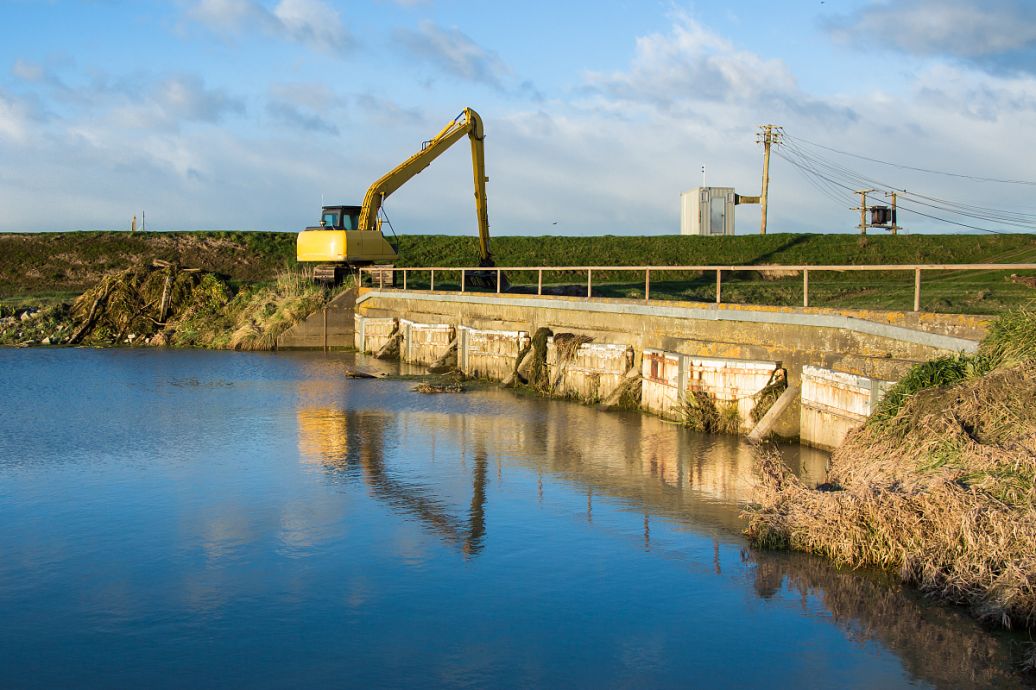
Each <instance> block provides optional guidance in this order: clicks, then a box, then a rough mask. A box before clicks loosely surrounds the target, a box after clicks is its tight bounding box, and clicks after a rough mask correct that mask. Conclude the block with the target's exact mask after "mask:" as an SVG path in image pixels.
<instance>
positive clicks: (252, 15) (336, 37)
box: [187, 0, 353, 53]
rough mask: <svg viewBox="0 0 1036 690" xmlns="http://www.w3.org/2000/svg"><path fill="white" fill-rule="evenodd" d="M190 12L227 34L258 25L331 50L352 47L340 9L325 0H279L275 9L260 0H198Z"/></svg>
mask: <svg viewBox="0 0 1036 690" xmlns="http://www.w3.org/2000/svg"><path fill="white" fill-rule="evenodd" d="M187 16H188V17H189V18H190V19H191V20H193V21H195V22H198V23H200V24H202V25H203V26H206V27H208V28H209V29H211V30H213V31H216V32H219V33H224V34H234V35H239V34H241V33H243V32H245V31H248V30H251V29H258V30H260V31H263V32H265V33H268V34H271V35H275V36H279V37H281V38H284V39H286V40H291V41H294V42H297V43H301V44H304V45H311V46H314V47H316V48H319V49H321V50H324V51H326V52H330V53H344V52H347V51H348V50H350V49H351V48H352V47H353V38H352V36H351V34H350V33H349V31H348V29H347V28H346V27H345V24H344V23H343V22H342V17H341V15H340V14H339V13H338V10H336V9H335V8H334V7H332V6H331V5H329V4H328V3H327V2H324V0H279V1H278V2H277V3H276V4H275V5H274V6H273V8H272V9H269V8H267V6H266V5H264V4H263V3H261V2H259V0H199V1H198V2H197V3H196V4H195V5H193V6H192V7H191V8H190V9H189V10H188V11H187Z"/></svg>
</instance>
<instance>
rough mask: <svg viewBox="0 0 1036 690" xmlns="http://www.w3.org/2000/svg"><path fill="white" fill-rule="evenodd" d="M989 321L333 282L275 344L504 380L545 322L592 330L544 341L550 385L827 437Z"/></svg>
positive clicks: (966, 347)
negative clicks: (387, 348)
mask: <svg viewBox="0 0 1036 690" xmlns="http://www.w3.org/2000/svg"><path fill="white" fill-rule="evenodd" d="M1026 267H1027V268H1036V266H1028V265H1026ZM744 268H745V267H742V270H744ZM782 268H783V267H782ZM998 268H999V266H998ZM1005 268H1008V267H1005ZM1010 268H1014V267H1010ZM414 270H417V269H414ZM424 270H428V269H424ZM453 270H454V271H456V270H457V269H453ZM523 270H529V269H523ZM532 270H535V269H532ZM397 282H402V281H398V280H397ZM919 284H920V283H919V282H918V285H919ZM588 290H589V287H588ZM717 293H718V291H717ZM989 319H990V317H983V316H966V315H955V314H932V313H924V312H921V311H919V310H918V311H912V312H901V311H878V310H860V309H831V308H819V307H808V306H803V307H768V306H748V305H735V304H706V303H700V302H678V301H672V300H656V301H648V300H643V299H641V300H632V299H607V298H599V297H590V298H587V297H575V296H557V295H542V294H514V293H508V292H503V291H501V292H498V293H475V292H470V291H467V290H465V291H464V292H457V291H442V290H411V289H402V288H392V287H380V286H379V287H363V288H360V289H359V290H357V291H353V292H348V293H345V294H343V295H342V296H340V297H339V298H338V299H337V300H336V301H335V302H332V303H331V304H330V305H329V307H328V309H327V310H325V311H324V312H317V313H316V314H314V315H312V316H311V317H310V318H309V319H308V320H307V321H305V322H303V323H302V324H299V325H298V326H296V327H295V328H294V329H292V330H291V331H289V332H287V333H286V334H285V335H284V336H282V338H281V339H280V340H279V341H278V346H279V347H282V348H292V347H325V348H328V349H333V348H348V347H350V346H351V347H354V348H355V349H357V350H359V351H363V352H376V351H377V350H378V349H379V348H380V347H381V346H382V345H384V343H385V342H386V341H387V340H388V339H389V338H390V337H393V336H395V337H399V338H400V339H401V348H400V355H401V358H402V359H403V360H405V361H410V362H414V363H418V364H425V365H428V364H431V363H432V362H434V361H436V360H437V359H438V358H439V357H440V356H442V355H443V354H445V353H446V352H447V350H448V349H450V348H451V347H456V348H457V362H458V366H459V368H460V369H461V370H463V371H464V372H465V373H466V374H468V375H472V376H479V377H484V378H489V379H494V380H504V379H506V378H507V377H508V376H510V375H511V374H512V372H513V371H514V368H515V365H516V362H517V358H518V355H519V353H520V352H521V351H522V349H523V348H524V347H526V346H527V345H528V343H529V339H530V338H531V335H532V334H533V333H535V332H536V330H537V329H538V328H541V327H546V328H549V329H551V330H552V331H553V332H554V333H573V334H578V335H584V336H588V337H590V338H592V339H593V340H592V342H589V343H586V344H583V345H581V346H580V347H579V348H578V349H577V351H576V352H575V354H574V356H572V357H571V359H570V361H566V362H562V361H560V360H559V357H558V356H557V354H556V352H555V350H556V348H552V346H549V347H548V357H547V364H548V368H552V372H553V374H554V375H555V378H556V379H557V381H558V387H557V389H556V392H557V393H558V394H559V395H564V396H569V397H575V398H581V399H583V400H586V401H600V400H607V398H608V397H609V395H610V394H611V393H612V392H614V391H615V390H616V389H617V388H618V387H619V386H621V385H622V384H623V382H624V381H625V380H627V379H634V378H639V386H640V394H641V395H640V398H641V405H642V407H643V408H644V409H645V410H647V411H649V412H652V413H655V414H657V415H659V416H661V417H664V418H669V419H674V420H678V419H681V417H682V415H683V412H684V406H685V404H686V401H687V399H688V397H689V396H690V395H692V394H695V393H704V394H706V395H708V396H709V397H710V398H711V399H712V400H714V401H716V403H717V404H721V405H725V406H727V407H730V408H736V411H737V414H738V417H739V418H740V420H741V430H742V431H743V432H746V433H747V432H750V431H752V430H753V429H755V431H756V432H757V433H759V432H760V431H765V432H767V433H774V434H776V435H778V436H782V437H800V438H801V439H802V441H803V442H805V443H807V444H809V445H813V446H816V447H821V448H834V447H837V446H838V445H839V444H840V443H841V442H842V440H843V439H844V437H845V435H846V434H847V433H848V431H849V430H850V429H852V428H853V427H855V426H858V425H859V424H861V423H862V422H863V421H864V420H865V419H866V418H867V417H868V416H869V415H870V414H871V412H872V411H873V409H874V407H875V405H876V404H877V403H878V402H879V401H880V399H881V397H882V395H883V394H884V392H885V391H886V390H887V389H888V388H889V387H890V386H891V385H892V384H893V383H894V382H895V381H897V380H898V379H899V378H900V377H902V376H903V375H904V374H905V373H906V371H907V370H909V368H910V367H911V366H913V365H914V364H916V363H918V362H922V361H926V360H928V359H931V358H933V357H936V356H939V355H946V354H953V353H957V352H973V351H975V350H976V349H977V347H978V343H979V341H980V340H981V338H982V336H983V335H984V333H985V327H986V324H987V322H988V321H989ZM350 321H351V323H350ZM325 323H327V324H328V326H327V327H325V326H324V324H325ZM350 326H351V328H350ZM552 353H553V356H552ZM778 372H779V373H780V375H783V376H786V378H787V381H788V384H789V387H788V391H787V392H786V393H785V394H784V395H783V396H782V398H781V401H779V402H778V404H777V405H774V408H773V409H772V410H771V412H770V413H769V414H767V415H766V417H764V418H763V420H762V421H761V422H760V423H759V424H758V425H757V424H756V423H755V422H754V421H753V419H752V414H751V413H752V409H753V407H754V405H755V403H756V396H757V395H758V393H759V392H760V391H761V390H762V389H764V388H765V387H766V386H767V385H768V384H769V383H771V382H772V381H773V380H774V377H775V376H776V375H778Z"/></svg>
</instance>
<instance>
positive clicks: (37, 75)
mask: <svg viewBox="0 0 1036 690" xmlns="http://www.w3.org/2000/svg"><path fill="white" fill-rule="evenodd" d="M11 74H13V75H14V76H16V77H18V78H19V79H24V80H25V81H33V82H39V81H43V79H44V78H45V77H46V71H45V70H44V69H43V66H42V65H39V64H37V63H35V62H31V61H29V60H23V59H21V58H19V59H17V60H15V61H14V66H13V67H11Z"/></svg>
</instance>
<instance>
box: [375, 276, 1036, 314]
mask: <svg viewBox="0 0 1036 690" xmlns="http://www.w3.org/2000/svg"><path fill="white" fill-rule="evenodd" d="M532 271H535V272H536V294H537V295H542V294H543V273H544V271H547V272H550V273H572V272H575V273H582V272H585V273H586V297H587V299H589V298H590V297H592V296H593V276H594V273H609V272H611V273H620V272H625V273H641V272H642V273H643V274H644V298H643V301H644V302H649V301H651V273H652V272H653V271H654V272H655V273H660V272H663V271H665V272H698V273H707V272H715V274H716V304H722V303H723V273H724V272H744V271H755V272H759V273H767V272H782V273H787V272H789V271H794V272H798V273H801V274H802V306H804V307H808V306H809V276H810V274H811V273H820V272H832V273H842V272H850V271H875V272H879V271H893V272H910V271H912V272H913V274H914V311H915V312H918V311H921V272H922V271H1036V264H869V265H772V264H767V265H751V264H748V265H743V266H501V267H498V268H478V267H457V266H422V267H413V268H411V267H406V268H403V267H391V268H390V267H387V266H368V267H364V268H361V269H360V275H359V277H360V286H361V287H362V286H363V285H364V276H365V275H366V276H368V277H369V278H370V286H371V287H377V288H379V289H386V288H392V287H394V286H393V285H392V284H391V283H392V282H393V277H392V274H393V273H394V272H395V273H402V274H403V285H402V289H403V290H406V289H407V277H408V275H409V274H411V273H430V281H429V286H428V289H429V291H434V290H435V274H436V272H439V274H440V275H442V274H447V275H449V274H455V273H459V274H460V291H461V292H478V291H480V290H472V289H471V286H470V285H467V284H466V283H467V274H468V273H479V274H480V275H485V274H486V273H490V274H492V273H493V272H495V273H496V293H497V294H500V293H501V292H502V286H503V274H505V273H508V272H514V273H518V272H522V273H529V272H532ZM386 283H388V284H387V285H386ZM481 291H482V292H485V291H484V290H481Z"/></svg>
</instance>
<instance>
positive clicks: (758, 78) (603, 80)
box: [586, 12, 852, 120]
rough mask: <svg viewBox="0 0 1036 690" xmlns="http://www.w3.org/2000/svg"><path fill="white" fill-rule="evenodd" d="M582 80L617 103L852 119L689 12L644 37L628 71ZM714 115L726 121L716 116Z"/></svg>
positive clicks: (776, 63) (781, 67) (784, 69)
mask: <svg viewBox="0 0 1036 690" xmlns="http://www.w3.org/2000/svg"><path fill="white" fill-rule="evenodd" d="M586 83H587V86H588V87H589V88H590V89H591V90H592V91H595V92H598V93H600V94H602V95H603V96H604V97H605V98H606V99H607V100H608V101H610V102H612V103H614V104H623V105H626V106H633V107H636V108H644V107H651V108H656V109H658V110H662V111H667V112H671V113H674V114H676V113H682V114H685V115H686V114H696V115H698V116H702V117H708V116H709V113H716V114H723V112H724V111H719V112H717V107H718V106H722V105H732V106H737V107H745V108H756V109H764V108H765V109H767V110H769V111H771V112H772V111H777V112H781V113H801V114H811V115H813V116H816V117H822V118H837V119H846V118H851V117H852V113H851V112H850V111H848V110H846V109H845V108H841V107H833V106H832V105H830V104H827V103H824V102H822V101H820V100H818V99H816V98H813V97H811V96H809V95H808V94H806V93H804V92H802V90H801V89H800V88H799V86H798V84H797V81H796V79H795V77H794V75H793V74H792V73H791V70H790V69H789V68H788V66H787V65H786V64H785V63H783V62H782V61H780V60H776V59H766V58H763V57H761V56H760V55H758V54H756V53H753V52H751V51H747V50H743V49H740V48H738V47H737V46H735V45H734V44H733V43H732V42H731V41H729V40H727V39H725V38H723V37H721V36H719V35H717V34H715V33H713V32H711V31H709V30H708V29H706V28H705V27H704V26H703V25H702V24H701V23H699V22H698V21H697V20H695V19H694V18H693V17H691V16H690V15H689V14H687V13H686V12H677V13H675V14H674V23H673V26H672V29H671V30H670V31H669V32H668V33H664V34H663V33H655V34H650V35H648V36H643V37H640V38H638V39H637V41H636V52H635V54H634V57H633V60H632V62H631V64H630V66H629V68H628V69H625V70H622V71H618V72H612V73H599V72H590V73H588V74H587V76H586ZM715 119H717V120H722V119H726V118H725V116H724V117H723V118H715Z"/></svg>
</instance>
